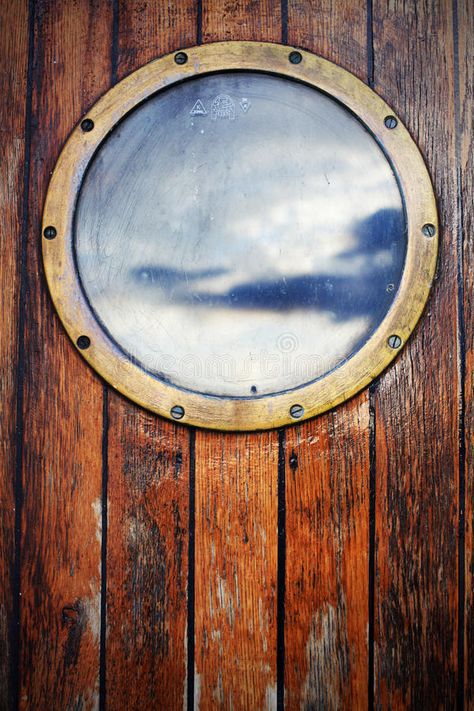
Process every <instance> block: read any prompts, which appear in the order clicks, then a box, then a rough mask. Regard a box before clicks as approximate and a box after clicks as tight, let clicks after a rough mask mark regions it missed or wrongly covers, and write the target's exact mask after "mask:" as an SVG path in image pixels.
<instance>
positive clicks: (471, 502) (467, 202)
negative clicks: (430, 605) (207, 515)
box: [457, 0, 474, 711]
mask: <svg viewBox="0 0 474 711" xmlns="http://www.w3.org/2000/svg"><path fill="white" fill-rule="evenodd" d="M457 30H458V32H459V35H458V37H459V45H458V48H457V49H458V59H459V108H460V112H459V117H458V118H459V125H458V131H459V136H458V139H459V144H458V147H459V155H458V158H459V159H460V166H459V168H460V174H459V190H460V197H461V200H462V203H461V205H460V208H461V216H460V217H461V218H462V219H461V223H460V225H459V226H460V234H461V240H462V242H461V243H462V249H463V262H462V273H463V276H464V284H463V286H464V303H463V317H464V326H465V329H464V333H463V334H462V336H464V346H465V359H464V363H463V365H464V402H465V419H464V437H465V442H464V444H465V456H466V459H465V472H466V490H465V506H466V509H465V522H466V537H465V654H464V669H465V678H464V684H465V708H466V709H467V710H468V711H472V709H474V269H473V264H474V219H473V217H474V215H473V206H472V195H474V149H473V142H472V127H473V125H474V44H473V37H474V8H473V5H472V3H471V2H469V0H460V2H459V3H458V4H457Z"/></svg>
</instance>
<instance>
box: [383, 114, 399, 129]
mask: <svg viewBox="0 0 474 711" xmlns="http://www.w3.org/2000/svg"><path fill="white" fill-rule="evenodd" d="M384 124H385V126H386V127H387V128H395V126H396V125H397V124H398V121H397V119H396V118H395V116H385V119H384Z"/></svg>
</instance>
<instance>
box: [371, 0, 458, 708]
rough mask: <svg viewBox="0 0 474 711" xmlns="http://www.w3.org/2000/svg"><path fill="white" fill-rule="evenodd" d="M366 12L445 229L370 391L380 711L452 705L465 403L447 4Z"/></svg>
mask: <svg viewBox="0 0 474 711" xmlns="http://www.w3.org/2000/svg"><path fill="white" fill-rule="evenodd" d="M373 18H374V52H375V65H374V69H375V74H374V76H375V87H376V89H377V90H378V91H379V92H380V93H381V94H382V96H383V97H384V98H385V99H386V100H387V101H388V102H389V103H390V104H391V105H392V106H393V107H394V109H395V111H397V112H398V113H399V115H400V116H401V118H402V119H403V120H404V122H405V123H406V125H407V126H408V128H409V130H411V132H412V135H413V136H414V138H415V140H416V141H417V142H418V144H419V145H420V147H421V150H422V152H423V153H424V155H425V158H426V160H427V162H428V165H429V167H430V170H431V173H432V177H433V179H434V185H435V191H436V194H437V197H438V206H439V210H440V218H441V219H440V224H441V225H442V234H441V252H440V261H439V266H438V278H437V281H436V284H435V288H434V292H433V294H432V296H431V298H430V302H429V305H428V308H427V311H426V312H425V315H424V317H423V319H422V321H421V323H420V325H419V327H418V328H417V330H416V333H415V334H414V335H413V337H412V339H411V340H410V343H409V344H408V346H407V348H406V349H405V350H404V351H403V353H402V354H401V356H400V358H399V359H398V360H397V361H396V362H395V364H394V365H393V366H392V367H391V368H390V369H389V370H388V371H387V373H386V374H385V375H384V376H383V377H382V378H381V379H380V381H379V383H378V386H377V391H376V466H377V490H376V544H377V548H376V589H375V611H376V619H375V645H376V646H375V649H376V654H375V663H376V670H375V685H376V691H375V698H376V703H377V704H378V705H379V706H380V707H381V708H387V709H388V708H391V709H398V708H407V707H408V708H431V709H435V708H454V707H455V705H456V682H457V678H456V677H457V611H458V608H457V595H458V590H457V583H458V581H457V517H458V475H459V472H458V411H459V404H460V400H459V392H458V383H459V380H458V377H459V374H458V372H457V368H458V355H459V354H458V348H457V335H458V334H457V315H458V314H457V308H458V297H457V256H458V255H457V245H456V237H457V234H456V197H457V196H456V171H455V131H454V127H455V121H454V71H453V26H452V6H451V2H448V0H443V1H441V2H436V3H432V2H427V1H426V2H419V3H406V2H404V1H403V0H376V2H374V8H373ZM439 97H442V100H440V98H439Z"/></svg>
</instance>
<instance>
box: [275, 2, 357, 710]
mask: <svg viewBox="0 0 474 711" xmlns="http://www.w3.org/2000/svg"><path fill="white" fill-rule="evenodd" d="M365 5H366V4H365V1H363V0H357V1H356V2H349V1H348V0H347V1H346V2H335V1H334V0H305V1H304V2H301V0H298V1H297V2H296V1H295V2H292V1H291V0H290V2H289V7H288V41H289V43H291V44H294V45H296V46H300V47H303V48H306V49H309V50H311V51H314V52H316V53H317V54H320V55H321V56H323V57H325V58H326V59H329V60H331V61H334V62H336V63H338V64H339V65H341V66H343V67H344V68H346V69H348V70H349V71H351V72H352V73H353V74H356V75H357V76H359V77H360V78H361V79H362V80H366V78H367V49H366V44H367V14H366V6H365ZM369 441H370V438H369V396H368V391H366V392H364V393H362V394H360V395H358V396H357V397H356V398H354V399H353V400H351V401H350V402H348V403H346V404H344V405H342V406H341V407H339V408H337V410H335V411H334V412H332V413H328V414H326V415H322V416H320V417H318V418H316V419H315V420H312V421H310V422H308V423H304V424H302V425H300V426H297V427H292V428H288V429H287V433H286V462H287V475H286V537H287V543H286V603H285V694H286V696H285V699H286V706H285V708H287V709H295V710H296V709H300V708H324V709H341V708H347V709H349V708H350V709H362V708H366V707H367V689H368V684H367V680H368V647H367V628H368V599H369V574H368V571H369V564H368V546H369V479H370V462H369Z"/></svg>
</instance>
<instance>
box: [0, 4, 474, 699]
mask: <svg viewBox="0 0 474 711" xmlns="http://www.w3.org/2000/svg"><path fill="white" fill-rule="evenodd" d="M31 5H32V6H33V5H34V6H35V15H36V17H35V20H34V28H35V38H34V39H35V46H34V58H33V59H34V62H33V112H32V114H31V116H30V119H31V123H32V132H33V146H32V154H31V156H32V164H31V171H30V201H29V204H28V205H27V207H28V208H29V234H28V244H27V261H26V263H25V265H24V268H25V269H26V277H27V278H26V294H25V298H24V299H23V303H22V304H19V292H18V287H19V273H20V269H21V265H20V263H19V250H20V244H19V239H20V236H19V230H20V223H21V211H22V200H23V199H24V191H23V182H22V178H21V171H22V166H23V161H24V151H25V100H26V86H25V81H26V63H27V34H28V27H27V23H28V20H27V8H26V5H23V4H22V3H21V2H11V3H10V4H9V5H8V6H7V5H5V7H4V8H2V13H6V14H7V20H6V21H5V25H4V27H5V26H6V27H7V28H8V31H5V30H4V29H3V36H2V43H3V46H4V47H6V50H4V51H3V53H2V54H1V56H0V67H1V69H0V80H1V81H2V82H3V83H2V86H3V87H4V89H3V96H4V99H5V101H4V105H5V106H6V108H7V111H6V112H4V118H3V123H2V132H1V133H2V151H3V155H4V160H3V161H2V164H1V165H0V170H1V171H2V180H3V182H2V185H3V186H4V190H3V194H2V198H3V200H4V201H5V208H4V211H3V223H2V227H1V228H0V242H1V246H2V250H1V259H0V281H1V284H2V312H1V315H2V321H1V322H0V329H1V334H2V338H1V340H0V348H1V355H2V366H1V367H2V376H3V377H2V380H1V381H0V395H1V398H2V412H1V416H0V428H1V437H2V439H1V443H2V444H1V449H0V458H1V461H2V468H1V469H0V471H1V476H2V479H1V482H0V484H1V487H0V496H1V497H2V498H1V505H2V511H1V514H2V517H1V518H2V521H1V528H0V533H1V536H2V542H1V543H0V575H1V576H2V580H1V582H2V584H1V585H0V589H1V595H2V597H1V598H0V601H1V602H0V604H1V605H2V606H3V607H2V612H1V614H2V615H3V616H2V617H0V620H1V621H0V640H1V641H0V645H5V644H6V645H7V646H1V647H0V669H1V671H0V708H9V707H10V699H11V692H10V690H12V689H14V687H15V685H16V680H17V677H18V676H19V678H20V683H21V688H20V707H21V708H24V709H45V710H46V709H50V708H54V709H59V710H62V709H72V708H78V709H89V708H90V709H92V708H97V707H98V705H99V667H100V664H99V656H100V650H99V636H100V635H99V632H100V626H101V620H100V586H101V579H100V572H99V570H100V563H101V558H100V552H101V540H102V533H101V530H100V524H101V508H102V504H104V503H105V502H104V501H103V500H102V489H101V487H102V466H103V460H102V452H103V451H104V453H105V462H107V456H108V482H106V483H107V484H108V495H109V506H108V511H109V518H108V525H109V528H108V537H107V543H108V546H107V561H106V562H107V568H106V570H107V612H108V620H107V623H108V627H107V630H105V629H103V631H107V634H108V636H107V646H106V648H105V650H104V649H103V650H102V651H103V652H104V651H105V669H103V671H104V672H105V675H104V676H103V678H102V682H103V684H104V682H105V685H104V686H103V691H104V689H105V691H106V698H105V697H104V696H103V697H102V701H101V703H102V704H103V703H104V702H105V703H106V705H107V708H108V707H110V708H120V709H121V708H129V707H130V708H140V707H143V708H144V709H146V708H156V707H159V705H160V704H161V706H162V707H164V708H178V707H179V708H183V705H184V704H185V702H186V696H185V685H186V668H185V659H186V635H185V625H186V619H185V618H186V614H185V607H186V604H187V599H186V585H187V580H186V577H185V576H186V570H187V561H186V560H185V556H186V551H185V549H186V547H187V540H188V539H187V536H188V530H187V528H188V520H187V514H188V496H189V476H190V473H191V471H192V467H191V465H192V461H191V459H190V456H189V449H188V440H189V432H188V430H187V429H186V428H185V427H179V426H178V427H175V426H174V425H172V424H169V423H165V422H164V421H162V420H160V419H158V418H156V417H155V416H154V415H151V414H147V413H145V412H143V411H141V410H140V409H139V408H138V407H136V406H134V405H132V404H131V403H129V402H127V401H125V400H123V399H122V398H121V397H120V396H119V395H116V394H114V393H113V392H111V391H109V407H108V410H107V417H108V423H107V421H106V422H105V430H106V431H107V430H108V438H107V440H106V441H102V437H103V432H104V428H103V423H102V406H103V403H102V392H103V383H102V382H101V381H99V379H98V378H96V377H95V376H94V375H93V374H92V372H91V371H90V369H89V368H88V367H87V366H86V365H85V364H84V363H83V362H82V360H81V359H80V358H79V357H77V356H76V354H75V352H74V349H73V347H72V346H71V344H70V343H69V341H68V339H67V337H66V336H65V333H64V331H63V329H62V327H61V326H60V324H59V322H58V320H57V318H56V316H55V314H54V310H53V308H52V305H51V303H50V301H49V298H48V296H47V291H46V286H45V284H44V280H43V277H42V271H41V262H40V259H39V250H40V245H39V243H40V240H41V238H40V234H39V222H40V215H41V210H42V206H43V205H42V203H43V198H44V194H45V190H46V185H47V181H48V179H49V173H50V172H51V170H52V169H53V166H54V163H55V160H56V158H57V156H58V154H59V151H60V149H61V146H62V144H63V142H64V141H65V140H66V137H67V135H68V133H69V131H70V130H71V127H72V126H73V125H74V124H75V123H76V122H77V121H78V120H79V118H80V117H81V116H82V115H84V113H85V112H86V111H87V109H88V108H89V107H90V106H92V104H93V103H94V101H95V100H96V99H97V97H98V96H99V95H100V94H101V93H102V92H103V91H105V90H106V89H107V87H108V85H109V82H110V78H111V76H112V75H113V74H114V73H115V74H116V75H117V76H118V77H121V76H123V75H124V74H126V73H128V72H129V71H132V70H133V69H135V68H136V67H138V66H140V65H141V64H142V63H145V62H147V61H149V60H151V59H153V58H154V57H156V56H158V55H160V54H161V53H162V52H166V51H168V50H171V49H173V48H175V47H178V46H184V45H192V44H194V43H195V42H196V37H198V34H197V12H198V4H197V3H195V2H194V1H191V0H190V3H189V6H188V5H187V4H186V3H169V2H165V0H155V1H154V2H146V1H144V2H138V1H137V2H132V0H123V2H120V3H118V5H119V7H118V11H119V12H118V27H117V29H118V46H114V45H113V40H112V38H113V28H114V25H113V17H112V14H113V13H112V10H113V4H112V3H99V2H98V1H97V0H90V1H88V0H73V1H72V2H66V0H60V1H58V2H52V1H50V0H48V1H46V0H38V2H36V3H31ZM371 5H373V21H374V23H373V30H374V56H373V59H374V64H373V68H374V77H375V85H376V89H377V91H379V92H380V93H381V94H382V95H383V96H384V98H386V99H387V100H388V102H389V103H390V104H391V105H393V107H394V109H395V110H396V111H397V113H399V115H400V116H401V118H402V119H403V120H404V121H405V122H406V124H407V125H408V127H409V129H410V131H411V132H412V135H413V136H414V137H415V139H416V140H417V141H418V142H419V144H420V146H421V148H422V150H423V152H424V154H425V156H426V159H427V161H428V165H429V167H430V169H431V170H432V174H433V177H434V181H435V188H436V193H437V195H438V196H439V197H440V208H441V210H440V217H441V223H442V225H443V233H442V250H441V259H440V263H439V268H438V271H439V278H438V280H437V283H436V287H435V292H434V294H433V298H432V299H431V300H430V303H429V307H428V311H427V312H426V314H425V315H424V317H423V319H422V321H421V323H420V326H419V327H418V329H417V331H416V333H415V335H414V337H413V339H412V341H411V343H410V344H409V346H408V347H407V349H406V351H405V352H404V353H403V354H402V355H401V357H400V358H399V359H398V360H397V361H396V363H395V364H394V365H392V366H391V367H390V369H389V370H388V371H387V373H386V375H384V376H383V378H382V379H380V381H379V382H378V384H377V391H376V393H375V396H374V405H375V408H376V409H375V421H373V417H371V416H369V415H370V413H369V396H368V393H367V392H366V391H365V392H364V393H362V394H361V395H360V396H359V397H357V398H356V399H353V400H351V401H350V402H348V403H346V404H344V405H342V406H340V407H339V408H337V409H336V410H335V411H334V412H331V413H329V414H327V415H323V416H321V417H319V418H317V419H315V420H313V421H310V422H307V423H304V424H303V425H302V426H296V427H293V428H290V429H288V430H287V431H286V432H285V434H284V435H280V441H281V442H283V441H284V440H285V439H286V446H285V450H284V453H285V465H286V484H287V487H286V497H285V503H286V619H285V628H284V633H285V660H284V661H285V678H284V684H285V687H286V707H287V708H288V709H293V708H295V709H296V708H315V707H316V708H318V705H319V707H320V706H321V705H322V706H323V707H324V708H341V709H352V708H361V707H363V708H365V707H366V706H367V698H368V691H369V689H368V688H367V685H366V684H365V683H364V682H365V680H367V681H369V678H370V676H369V674H370V669H369V656H368V651H369V647H370V645H371V637H370V636H369V635H368V632H369V630H370V626H369V622H370V618H369V607H368V602H369V601H368V586H369V580H368V559H369V553H370V549H369V505H368V504H369V502H368V498H367V497H368V487H369V469H370V467H369V439H370V438H371V437H372V438H373V437H374V434H375V442H374V444H375V449H374V450H373V451H372V456H373V457H374V464H375V471H374V470H373V471H372V474H375V482H376V491H375V494H376V496H375V502H376V507H375V514H376V516H375V521H376V544H377V548H376V559H375V563H376V568H375V576H374V578H373V583H374V587H375V629H374V633H375V644H374V647H373V649H374V652H375V688H374V692H375V698H374V706H375V707H376V708H380V709H404V708H421V709H424V708H429V709H432V708H433V709H435V708H459V702H460V698H461V696H462V693H463V691H464V702H465V708H466V709H473V708H474V701H473V699H474V674H473V671H472V670H473V668H474V665H473V663H472V660H473V658H474V641H473V640H474V632H473V606H474V603H473V593H472V590H473V582H474V581H473V572H472V571H473V568H474V558H473V529H474V513H473V505H472V501H473V497H474V484H473V481H474V476H473V464H472V462H473V440H472V426H473V410H472V399H473V395H474V392H473V378H472V369H473V363H474V357H473V354H472V353H473V348H472V341H473V320H472V319H473V317H472V290H473V286H474V277H473V267H472V205H471V203H472V199H471V195H472V189H473V186H472V145H471V141H470V135H471V124H472V85H473V76H472V72H473V59H472V41H471V38H472V32H473V27H472V23H473V10H472V7H471V3H469V2H468V1H467V0H458V1H457V2H456V3H453V4H451V3H450V2H447V1H446V0H440V2H435V3H428V2H421V3H416V4H415V3H406V2H402V1H401V0H400V1H399V0H395V1H393V0H390V2H388V0H386V1H382V0H380V2H379V0H376V1H374V2H373V3H371ZM283 8H285V3H283ZM288 19H289V24H288V38H289V42H292V43H294V44H297V45H300V46H303V47H307V48H309V49H311V50H314V51H317V52H319V53H320V54H321V55H322V56H324V57H326V58H328V59H330V60H332V61H336V62H338V63H340V64H341V65H342V66H344V67H346V68H348V69H350V70H351V71H353V72H354V73H355V74H356V75H357V76H359V78H361V79H362V80H366V78H367V71H366V59H367V58H370V35H369V43H368V46H367V43H366V40H365V29H366V28H365V7H364V6H363V5H362V4H361V3H359V2H358V1H356V2H350V1H349V0H346V1H345V2H343V1H342V0H332V2H331V1H330V0H327V2H326V1H324V0H320V2H316V0H313V2H306V1H305V2H302V1H299V0H290V2H289V3H288ZM456 19H457V23H456V25H455V26H453V22H454V21H455V20H456ZM456 27H457V30H458V34H457V36H456V32H455V29H456ZM201 29H202V37H203V39H204V41H209V40H216V39H239V38H242V39H269V40H271V41H279V40H280V37H281V34H280V33H281V30H282V27H281V24H280V2H274V3H270V2H265V1H264V0H262V1H261V2H247V0H245V2H244V1H242V2H235V1H232V2H231V1H230V0H226V1H225V2H224V1H223V2H214V1H211V0H208V2H206V1H204V2H203V6H202V28H201ZM283 30H284V28H283ZM194 33H195V34H194ZM168 38H169V41H168ZM166 42H168V44H166ZM456 50H457V52H456ZM111 55H113V56H115V57H116V58H118V64H117V66H116V67H115V70H116V72H113V71H112V66H111V61H110V59H111ZM455 57H457V58H458V60H459V97H458V98H459V104H458V107H459V117H458V119H459V125H458V128H459V129H460V131H459V133H458V134H457V137H456V116H455V108H456V101H455V99H456V96H455V90H456V82H455V79H456V64H455ZM370 65H371V63H370V62H368V67H367V68H368V69H370ZM5 66H8V74H7V73H6V72H5V70H4V68H5ZM456 138H457V140H458V143H457V144H456ZM458 168H459V172H457V169H458ZM460 208H462V212H461V210H460ZM461 217H462V221H461ZM458 229H459V231H458ZM458 239H459V242H458ZM461 243H462V246H463V253H461V252H460V251H458V246H459V245H460V244H461ZM458 257H462V262H461V263H460V264H461V266H462V269H459V271H458ZM458 276H459V277H464V282H462V280H461V281H458ZM5 284H6V285H7V286H6V288H5ZM458 290H459V291H458ZM458 295H460V296H462V297H463V302H462V304H461V303H460V302H458ZM461 306H463V309H459V310H458V307H461ZM20 307H21V308H22V309H23V311H22V314H23V317H24V319H25V328H24V333H23V338H22V340H23V342H24V351H23V353H24V358H25V366H26V368H25V379H26V382H25V390H24V408H23V418H24V428H23V444H22V448H23V465H22V486H23V505H22V507H21V509H22V510H21V521H22V526H21V550H20V551H19V553H20V561H21V581H20V583H21V584H20V592H21V597H20V600H21V604H20V633H21V648H20V666H19V667H18V668H16V669H10V662H11V661H12V659H13V660H14V659H15V644H14V645H13V657H11V656H10V654H11V652H10V648H9V644H10V641H9V640H10V639H12V640H13V642H15V634H14V626H15V620H14V619H12V615H11V612H12V609H14V608H15V605H16V602H17V600H14V597H13V596H14V584H13V586H12V575H13V576H14V570H13V568H12V566H13V562H14V559H15V554H16V552H15V551H14V549H13V542H14V539H15V537H14V532H13V528H12V526H13V522H14V512H13V506H14V503H15V502H14V493H13V488H12V482H13V478H14V471H13V466H14V457H15V446H16V445H15V441H14V434H15V429H16V427H17V424H18V423H17V422H16V421H15V409H14V402H15V397H16V394H15V387H16V379H17V368H18V360H17V359H18V353H17V351H16V338H17V334H18V326H19V312H18V309H19V308H20ZM463 319H464V328H465V332H464V334H463V328H462V326H463V323H462V321H463ZM20 335H21V334H20ZM463 336H464V338H463ZM463 344H464V346H465V354H464V351H463V350H462V346H463ZM458 345H459V348H458ZM463 355H465V358H463ZM462 365H464V378H461V371H460V367H461V366H462ZM461 385H464V403H465V409H464V412H462V411H461V410H460V409H459V406H460V405H461V397H460V394H461V391H460V387H461ZM463 415H464V435H465V437H464V443H465V465H466V467H465V474H466V482H465V483H466V490H465V540H464V541H463V538H462V535H461V536H460V534H462V528H460V525H459V523H460V518H461V522H462V512H461V510H460V507H461V503H462V501H460V500H459V491H458V487H459V485H460V484H462V483H463V477H462V474H463V472H462V469H460V468H459V467H460V464H462V457H461V459H460V457H459V451H458V445H459V441H458V435H459V433H460V432H462V431H463V430H462V429H460V428H461V427H462V425H463ZM106 420H107V418H106ZM19 424H20V425H21V422H20V423H19ZM372 425H374V426H375V429H372V430H371V426H372ZM19 432H20V433H21V426H20V430H19ZM103 445H104V446H103ZM105 445H107V446H105ZM20 454H21V451H20ZM194 454H195V460H196V530H195V533H196V542H195V543H196V545H195V555H196V561H195V562H196V567H195V573H194V575H195V581H194V582H195V584H196V598H195V604H194V612H195V615H196V620H195V622H196V640H195V642H196V647H195V668H194V669H192V668H190V669H189V671H190V674H191V675H192V679H193V681H194V689H195V692H196V696H199V708H200V709H201V710H202V709H214V708H229V707H230V698H232V702H233V705H234V706H233V707H234V709H236V708H249V709H252V710H253V709H254V708H271V709H275V707H276V697H275V685H278V679H277V671H276V641H277V628H276V607H277V595H276V589H275V586H276V584H277V583H276V581H277V579H278V566H277V559H276V554H277V531H276V524H277V520H278V512H277V488H278V487H277V469H278V467H277V461H276V457H277V455H278V437H277V435H276V434H275V433H264V434H254V435H234V434H225V435H224V434H219V433H210V432H205V431H201V432H197V433H196V449H195V452H194ZM461 454H463V451H461ZM281 469H282V467H281V462H280V474H281ZM105 473H106V474H107V471H106V472H105ZM246 484H248V486H246ZM461 493H462V492H461ZM281 504H282V498H281V497H280V505H281ZM211 512H212V514H213V516H212V517H211V516H210V513H211ZM263 542H264V545H263ZM463 542H464V553H465V567H464V572H465V587H464V588H462V587H460V582H459V581H458V569H459V570H461V569H462V566H461V568H460V567H459V559H458V546H460V550H461V552H462V551H463V547H462V546H463ZM249 550H251V551H252V553H253V554H252V555H248V553H247V551H249ZM180 556H182V557H180ZM280 562H281V561H280ZM461 572H462V571H461ZM236 581H237V583H238V584H236ZM461 582H462V581H461ZM458 596H459V600H460V601H461V602H462V601H463V600H464V601H465V615H464V621H463V620H462V617H461V618H460V621H461V622H463V625H464V627H461V628H459V629H458V615H459V614H460V612H461V611H462V610H461V609H460V608H459V607H458ZM260 600H262V603H261V604H260ZM211 601H212V603H214V602H217V603H218V604H217V605H214V604H211ZM234 603H236V604H234ZM366 605H367V606H366ZM280 612H281V610H280ZM239 615H240V616H239ZM7 618H8V619H7ZM103 622H104V623H105V622H106V621H105V620H104V621H103ZM261 623H262V627H260V625H261ZM7 625H8V627H9V628H10V632H7ZM208 629H211V630H212V631H213V637H211V638H209V637H208V635H207V633H208ZM257 629H258V632H259V635H258V636H257V637H255V630H257ZM262 630H263V631H264V632H265V635H263V634H262ZM463 632H464V633H465V637H463V636H462V634H463ZM366 634H367V636H366ZM459 635H460V636H459ZM264 639H265V644H264ZM458 643H459V644H458ZM460 650H463V651H464V672H463V674H462V667H461V666H458V664H460V663H461V664H462V662H463V660H462V655H461V654H460ZM4 651H5V654H4ZM262 663H263V668H262ZM8 677H9V678H8ZM462 677H464V678H462ZM281 683H282V680H281V679H280V690H281ZM463 686H464V689H463ZM6 688H8V689H9V690H8V691H5V689H6ZM9 694H10V698H9V696H8V695H9ZM457 695H458V698H456V696H457ZM163 699H165V701H163ZM196 708H198V706H197V705H196Z"/></svg>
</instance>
